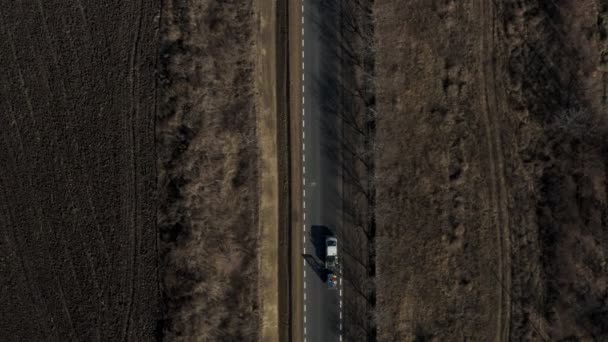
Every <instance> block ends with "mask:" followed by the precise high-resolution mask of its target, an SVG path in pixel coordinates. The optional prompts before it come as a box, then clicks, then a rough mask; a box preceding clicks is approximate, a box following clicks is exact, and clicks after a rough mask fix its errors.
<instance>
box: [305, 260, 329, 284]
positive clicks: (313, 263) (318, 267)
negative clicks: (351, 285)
mask: <svg viewBox="0 0 608 342" xmlns="http://www.w3.org/2000/svg"><path fill="white" fill-rule="evenodd" d="M302 257H304V260H305V261H306V263H307V264H308V266H309V267H310V268H311V269H312V270H313V271H314V272H315V274H316V275H317V277H319V279H321V281H322V282H326V281H327V276H328V274H329V271H328V270H327V269H325V264H324V263H323V262H322V261H321V260H319V259H318V258H315V256H314V255H311V254H302Z"/></svg>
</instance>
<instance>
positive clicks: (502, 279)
mask: <svg viewBox="0 0 608 342" xmlns="http://www.w3.org/2000/svg"><path fill="white" fill-rule="evenodd" d="M479 6H480V9H481V10H480V13H481V15H480V17H481V27H482V29H481V31H482V32H483V39H482V40H481V46H480V50H479V58H480V60H481V61H483V67H482V69H481V83H482V86H481V93H482V96H481V101H482V107H483V108H484V109H485V111H484V113H483V115H482V119H483V125H484V129H485V134H486V139H487V144H488V146H487V149H488V153H489V157H490V158H489V161H490V164H489V165H488V167H489V171H490V172H489V177H490V192H491V193H490V198H491V203H492V206H493V207H494V210H495V212H494V214H495V215H496V217H495V222H496V234H497V238H498V245H499V247H500V248H499V249H498V251H497V252H498V262H499V265H500V267H499V268H498V272H497V278H498V279H497V281H498V282H499V284H498V286H497V289H498V298H499V305H498V308H499V309H498V312H497V315H496V318H497V333H496V340H497V341H508V340H509V325H510V319H511V317H510V316H511V298H510V295H509V293H510V289H511V260H510V238H509V232H510V230H509V213H508V206H507V194H506V192H507V188H506V182H505V177H504V160H503V151H502V141H501V137H500V123H499V122H498V120H499V118H500V117H502V116H503V115H504V113H502V111H501V109H502V108H504V107H505V106H506V103H504V99H502V97H501V94H503V90H502V89H501V88H500V85H499V84H498V82H497V79H496V74H495V71H496V57H497V56H499V54H498V53H496V52H495V51H494V48H495V35H496V23H495V13H494V11H495V8H494V4H493V3H492V1H485V0H480V1H479Z"/></svg>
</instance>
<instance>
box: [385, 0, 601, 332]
mask: <svg viewBox="0 0 608 342" xmlns="http://www.w3.org/2000/svg"><path fill="white" fill-rule="evenodd" d="M606 11H607V10H606V6H603V5H601V4H600V2H596V1H591V0H587V1H567V0H563V1H559V0H555V1H521V0H518V1H485V0H479V1H475V0H469V1H458V2H457V1H450V0H447V1H438V2H433V3H429V2H428V1H422V0H411V1H406V2H403V1H392V0H379V1H377V2H376V14H377V25H378V27H377V41H378V45H377V51H378V59H377V61H378V64H377V65H378V82H377V84H378V102H379V104H378V113H379V114H378V126H377V127H378V130H377V137H378V143H379V145H380V146H381V148H382V152H380V153H378V154H377V179H378V183H377V195H378V197H377V201H378V208H377V212H376V215H377V218H378V244H377V253H378V259H377V260H378V305H377V312H376V314H377V320H378V323H379V334H378V336H379V340H381V341H392V340H399V341H414V340H433V339H436V340H462V339H467V340H473V341H489V340H496V339H498V340H534V341H539V340H540V341H542V340H546V341H574V340H576V341H599V340H605V339H606V338H608V328H607V326H606V323H605V322H606V317H607V315H608V313H607V311H606V309H605V308H606V307H607V305H608V290H607V284H608V277H607V270H608V269H607V262H606V260H607V259H606V257H607V255H608V244H606V231H607V229H606V228H607V227H606V226H607V222H608V219H607V217H608V207H607V197H606V175H607V172H606V171H607V167H606V162H605V160H606V143H605V141H606V129H605V121H606V95H605V94H606V90H605V89H606V79H607V78H606V75H605V56H604V55H605V52H604V51H603V50H605V46H606V41H607V38H606V37H607V35H606V27H605V18H606ZM403 18H407V19H406V20H403ZM480 18H481V20H479V19H480Z"/></svg>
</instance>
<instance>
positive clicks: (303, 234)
mask: <svg viewBox="0 0 608 342" xmlns="http://www.w3.org/2000/svg"><path fill="white" fill-rule="evenodd" d="M304 70H305V65H304V0H302V184H303V186H306V154H305V153H304V152H305V151H306V139H305V137H306V135H305V129H304V128H305V127H306V108H305V103H306V96H305V92H306V87H305V84H304V77H305V72H304ZM302 208H303V210H302V213H303V214H302V222H303V225H302V239H303V241H304V243H303V244H302V251H303V253H304V254H306V188H305V187H303V189H302ZM303 269H304V291H303V292H304V315H303V316H304V324H303V325H304V342H306V334H307V330H306V259H304V267H303Z"/></svg>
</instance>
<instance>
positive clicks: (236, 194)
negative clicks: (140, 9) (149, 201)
mask: <svg viewBox="0 0 608 342" xmlns="http://www.w3.org/2000/svg"><path fill="white" fill-rule="evenodd" d="M162 27H163V30H162V35H163V41H162V46H163V51H162V70H161V73H162V74H161V77H162V92H163V95H162V99H161V110H160V114H159V117H158V120H157V125H158V127H157V141H158V146H159V156H158V167H159V188H160V200H161V203H164V205H163V206H161V208H160V210H159V217H158V221H159V222H158V223H159V227H160V240H161V250H162V251H163V266H164V269H163V279H164V283H163V285H164V286H163V289H164V302H165V319H164V321H163V322H162V323H163V324H162V330H163V334H164V337H165V339H166V340H178V341H182V340H183V341H190V340H196V341H255V340H257V339H258V334H259V326H260V317H259V308H258V301H257V298H258V297H257V279H258V256H257V250H258V239H259V237H258V229H257V226H258V212H257V205H258V188H259V186H258V150H257V135H256V111H255V110H256V108H255V99H254V88H253V65H254V62H253V57H252V56H253V53H254V51H255V50H254V45H253V32H254V30H255V20H254V14H253V4H252V1H229V2H221V3H220V2H215V1H198V2H195V1H173V2H166V4H165V8H164V9H163V19H162Z"/></svg>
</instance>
